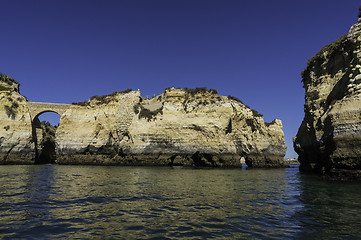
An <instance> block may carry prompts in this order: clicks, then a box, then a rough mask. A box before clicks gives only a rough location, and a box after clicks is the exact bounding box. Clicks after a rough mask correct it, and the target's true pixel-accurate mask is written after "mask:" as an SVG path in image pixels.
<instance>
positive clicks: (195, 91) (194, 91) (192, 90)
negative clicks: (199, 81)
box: [184, 87, 218, 96]
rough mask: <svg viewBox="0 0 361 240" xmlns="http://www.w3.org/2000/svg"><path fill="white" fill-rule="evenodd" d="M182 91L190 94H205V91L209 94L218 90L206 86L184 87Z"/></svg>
mask: <svg viewBox="0 0 361 240" xmlns="http://www.w3.org/2000/svg"><path fill="white" fill-rule="evenodd" d="M184 91H185V92H186V93H187V94H189V95H191V96H194V95H196V94H199V93H201V94H205V93H207V92H209V93H211V94H217V93H218V91H217V90H216V89H209V90H208V89H207V88H206V87H200V88H184Z"/></svg>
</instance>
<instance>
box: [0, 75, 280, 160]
mask: <svg viewBox="0 0 361 240" xmlns="http://www.w3.org/2000/svg"><path fill="white" fill-rule="evenodd" d="M0 83H1V86H2V88H1V92H0V106H1V109H0V124H1V126H4V127H2V128H1V129H0V164H9V163H19V164H20V163H21V164H31V163H44V162H53V161H55V162H56V163H58V164H98V165H152V166H168V165H181V166H214V167H239V166H241V159H242V158H244V159H245V161H246V163H247V165H248V166H250V167H280V166H284V161H283V157H284V155H285V151H286V146H285V142H284V134H283V131H282V123H281V121H280V120H274V121H273V122H272V123H265V122H264V120H263V117H262V115H260V114H258V113H257V111H255V110H251V109H249V107H247V106H245V105H244V104H243V103H242V102H241V101H240V100H238V99H236V98H234V97H225V96H220V95H218V94H217V92H216V91H215V90H207V89H205V88H199V89H174V88H172V89H166V90H165V92H164V93H162V94H160V95H158V96H156V97H154V98H152V99H144V98H142V97H141V96H140V92H139V91H132V90H126V91H123V92H114V93H113V94H110V95H106V96H94V97H92V98H90V100H89V101H84V102H81V103H77V104H72V105H66V104H49V103H34V102H28V101H27V100H26V99H25V97H23V96H22V95H20V93H19V87H18V86H19V85H18V83H17V82H15V81H14V80H12V79H10V78H8V77H7V78H5V77H3V78H2V81H0ZM47 111H52V112H58V113H59V114H60V115H61V118H60V122H59V126H58V127H57V129H56V132H55V144H53V139H54V131H55V129H49V128H48V127H46V126H42V125H41V124H40V122H39V120H38V118H37V116H38V115H39V114H41V113H43V112H47ZM54 146H55V153H56V156H54ZM55 158H56V159H55ZM54 159H55V160H54Z"/></svg>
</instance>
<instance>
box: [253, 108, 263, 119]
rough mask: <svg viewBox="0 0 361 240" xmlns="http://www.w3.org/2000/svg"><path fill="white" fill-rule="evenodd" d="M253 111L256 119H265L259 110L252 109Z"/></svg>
mask: <svg viewBox="0 0 361 240" xmlns="http://www.w3.org/2000/svg"><path fill="white" fill-rule="evenodd" d="M251 111H252V113H253V116H255V117H263V115H262V114H260V113H259V112H258V111H257V110H254V109H251Z"/></svg>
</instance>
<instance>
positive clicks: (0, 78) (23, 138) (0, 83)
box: [0, 73, 35, 164]
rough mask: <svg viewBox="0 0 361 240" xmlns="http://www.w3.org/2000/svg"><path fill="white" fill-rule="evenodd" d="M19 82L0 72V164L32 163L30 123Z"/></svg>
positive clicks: (32, 145)
mask: <svg viewBox="0 0 361 240" xmlns="http://www.w3.org/2000/svg"><path fill="white" fill-rule="evenodd" d="M26 101H27V100H26V98H25V97H23V96H22V95H21V94H20V93H19V83H17V82H16V81H15V80H14V79H12V78H10V77H8V76H6V75H2V74H1V73H0V123H1V124H0V164H11V163H18V164H28V163H34V159H35V151H34V144H33V140H32V139H33V136H32V124H31V118H30V114H29V110H28V108H27V105H26Z"/></svg>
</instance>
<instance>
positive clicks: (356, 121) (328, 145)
mask: <svg viewBox="0 0 361 240" xmlns="http://www.w3.org/2000/svg"><path fill="white" fill-rule="evenodd" d="M302 77H303V80H302V81H303V84H304V88H305V91H306V94H305V117H304V120H303V122H302V124H301V126H300V128H299V131H298V133H297V136H296V137H295V139H294V148H295V150H296V152H297V153H298V154H299V158H298V159H299V162H300V171H302V172H313V173H318V174H322V175H323V176H326V177H328V178H331V179H340V180H361V23H360V22H359V23H357V24H355V25H353V26H352V27H351V29H350V32H349V33H348V34H347V35H345V36H342V37H341V38H340V39H338V40H337V41H336V42H335V43H332V44H329V45H327V46H326V47H324V48H323V49H322V50H321V51H320V52H319V53H318V54H317V55H316V56H314V57H313V58H311V59H310V60H309V63H308V67H307V68H306V69H305V70H304V72H303V73H302Z"/></svg>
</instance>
